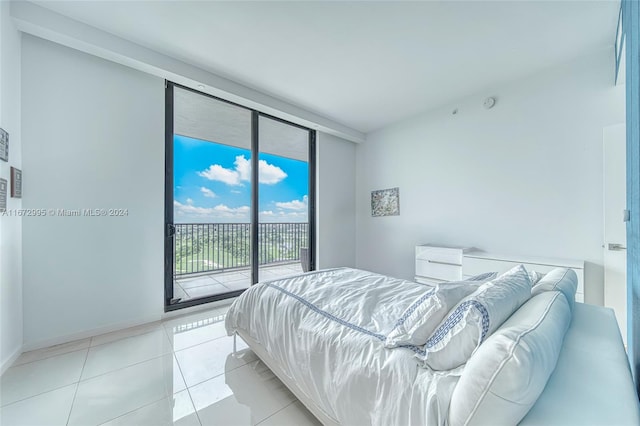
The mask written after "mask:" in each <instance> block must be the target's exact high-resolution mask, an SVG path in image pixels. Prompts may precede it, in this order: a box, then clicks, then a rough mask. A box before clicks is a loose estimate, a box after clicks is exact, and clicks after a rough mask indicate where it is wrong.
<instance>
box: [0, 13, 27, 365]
mask: <svg viewBox="0 0 640 426" xmlns="http://www.w3.org/2000/svg"><path fill="white" fill-rule="evenodd" d="M9 8H10V3H9V2H6V1H3V2H0V127H2V128H3V129H5V130H6V131H8V132H9V138H10V139H9V161H8V162H4V161H0V177H2V178H3V179H6V180H7V183H8V185H9V186H10V185H11V179H10V167H11V166H13V167H16V168H18V169H22V146H21V135H20V33H19V32H18V31H17V30H16V28H15V26H14V25H13V22H12V21H11V17H10V15H9ZM8 192H10V189H9V188H8ZM21 207H22V201H21V200H20V199H19V198H11V196H10V194H7V209H8V211H10V210H16V209H19V208H21ZM21 349H22V218H20V217H16V216H1V214H0V373H2V372H3V371H4V370H5V369H6V368H7V367H9V365H10V364H11V363H12V362H13V360H14V359H15V358H16V357H17V356H19V355H20V351H21Z"/></svg>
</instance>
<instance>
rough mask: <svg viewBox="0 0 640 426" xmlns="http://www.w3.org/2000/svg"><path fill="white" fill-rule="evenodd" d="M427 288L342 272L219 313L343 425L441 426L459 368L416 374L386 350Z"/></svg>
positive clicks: (273, 284)
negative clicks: (406, 313)
mask: <svg viewBox="0 0 640 426" xmlns="http://www.w3.org/2000/svg"><path fill="white" fill-rule="evenodd" d="M430 289H431V287H428V286H426V285H422V284H418V283H414V282H410V281H405V280H399V279H395V278H390V277H387V276H383V275H378V274H374V273H371V272H366V271H360V270H356V269H349V268H342V269H332V270H324V271H318V272H310V273H307V274H303V275H299V276H294V277H290V278H284V279H279V280H275V281H268V282H264V283H261V284H257V285H254V286H252V287H251V288H249V289H248V290H247V291H246V292H244V293H243V294H242V295H241V296H240V297H239V298H238V299H237V300H236V301H235V302H234V303H233V304H232V305H231V308H230V309H229V312H228V313H227V318H226V327H227V332H228V333H229V334H230V335H231V334H233V333H234V332H235V331H236V330H243V331H245V332H246V333H247V334H248V335H249V336H251V337H252V338H253V339H254V340H256V341H257V342H258V343H260V344H261V345H262V346H263V347H264V348H265V349H266V351H267V352H268V353H269V354H270V355H271V357H272V358H273V359H274V360H276V361H277V362H278V363H279V365H280V366H281V367H282V369H283V370H284V371H285V372H286V373H287V374H288V375H289V377H290V378H291V379H292V380H295V382H296V383H297V384H298V386H299V387H300V389H301V390H302V391H303V392H304V393H305V394H306V396H307V397H308V398H309V399H311V400H313V401H314V402H315V403H316V405H318V406H319V407H320V408H321V409H322V410H323V411H324V412H325V413H326V414H327V415H328V416H329V417H331V418H333V419H335V420H336V421H337V422H338V423H341V424H344V425H365V424H372V425H385V426H387V425H430V426H431V425H443V424H445V423H446V419H447V412H448V407H449V400H450V398H451V393H452V392H453V389H454V387H455V385H456V383H457V381H458V377H459V375H460V374H461V372H462V368H464V367H460V368H459V369H456V370H451V371H431V370H428V369H424V368H420V367H419V366H418V362H417V360H416V358H415V357H414V355H415V350H418V348H412V347H400V348H393V349H387V348H385V347H384V341H385V339H386V336H387V334H388V333H389V332H390V331H391V330H392V329H393V327H394V326H395V325H396V323H397V321H398V319H399V318H400V316H401V315H402V313H403V311H404V310H405V309H406V308H407V307H408V306H409V305H410V304H411V302H412V301H414V300H415V298H416V297H417V296H418V295H421V294H424V293H425V292H427V291H429V290H430Z"/></svg>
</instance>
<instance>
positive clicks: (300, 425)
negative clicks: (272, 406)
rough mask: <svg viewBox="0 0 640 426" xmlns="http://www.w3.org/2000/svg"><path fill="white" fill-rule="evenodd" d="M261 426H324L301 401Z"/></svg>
mask: <svg viewBox="0 0 640 426" xmlns="http://www.w3.org/2000/svg"><path fill="white" fill-rule="evenodd" d="M259 425H260V426H322V423H320V421H319V420H318V419H316V418H315V417H314V416H313V414H311V413H310V412H309V410H307V409H306V407H305V406H304V405H303V404H302V402H300V401H296V402H294V403H293V404H291V405H289V406H288V407H286V408H284V409H282V410H280V411H278V412H277V413H275V414H274V415H273V416H271V417H268V418H267V419H266V420H264V421H262V422H260V423H259Z"/></svg>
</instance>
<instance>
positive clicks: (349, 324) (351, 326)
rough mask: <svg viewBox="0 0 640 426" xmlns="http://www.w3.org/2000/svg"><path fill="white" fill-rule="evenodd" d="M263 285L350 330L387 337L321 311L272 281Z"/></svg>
mask: <svg viewBox="0 0 640 426" xmlns="http://www.w3.org/2000/svg"><path fill="white" fill-rule="evenodd" d="M264 285H266V286H267V287H271V288H273V289H276V290H278V291H280V292H282V293H284V294H286V295H287V296H289V297H293V298H294V299H296V300H297V301H298V302H300V303H302V304H303V305H305V306H306V307H307V308H309V309H311V310H312V311H314V312H316V313H318V314H320V315H322V316H324V317H326V318H329V319H330V320H332V321H335V322H337V323H338V324H340V325H343V326H345V327H348V328H350V329H352V330H356V331H359V332H360V333H364V334H368V335H369V336H372V337H375V338H376V339H378V340H386V339H387V337H386V336H383V335H382V334H378V333H374V332H373V331H369V330H367V329H365V328H362V327H360V326H359V325H356V324H352V323H350V322H348V321H345V320H343V319H341V318H338V317H337V316H335V315H333V314H330V313H329V312H327V311H323V310H322V309H320V308H318V307H317V306H316V305H314V304H313V303H311V302H309V301H308V300H306V299H303V298H302V297H300V296H298V295H297V294H293V293H291V292H290V291H288V290H285V289H284V288H282V287H278V286H277V285H275V284H273V283H270V282H266V283H264Z"/></svg>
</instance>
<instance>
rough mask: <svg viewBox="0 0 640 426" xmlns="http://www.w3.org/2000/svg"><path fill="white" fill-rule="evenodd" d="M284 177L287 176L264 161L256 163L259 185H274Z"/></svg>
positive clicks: (276, 167) (278, 168)
mask: <svg viewBox="0 0 640 426" xmlns="http://www.w3.org/2000/svg"><path fill="white" fill-rule="evenodd" d="M286 177H287V174H286V173H285V172H284V170H282V169H281V168H280V167H278V166H274V165H273V164H269V163H267V162H266V161H264V160H260V161H259V162H258V180H259V181H260V183H264V184H267V185H274V184H276V183H278V182H280V181H281V180H283V179H284V178H286Z"/></svg>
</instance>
